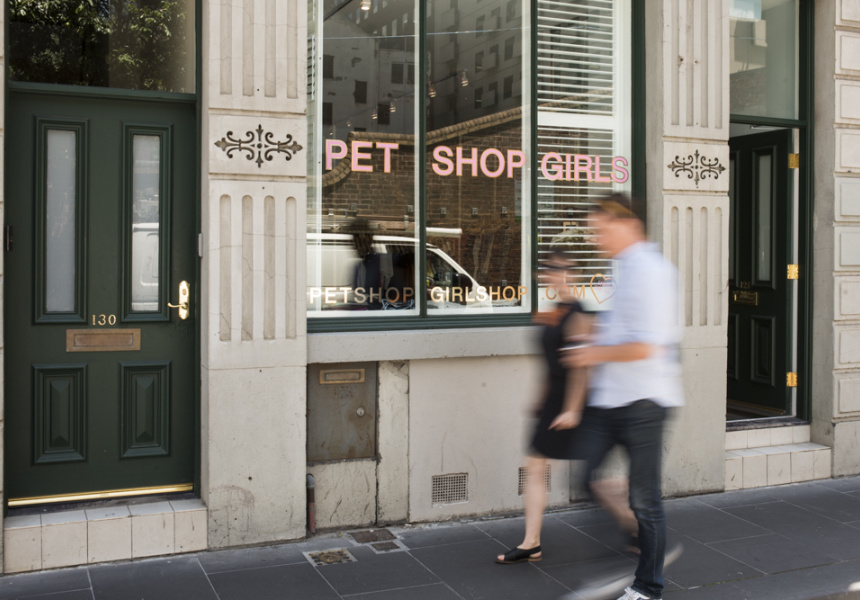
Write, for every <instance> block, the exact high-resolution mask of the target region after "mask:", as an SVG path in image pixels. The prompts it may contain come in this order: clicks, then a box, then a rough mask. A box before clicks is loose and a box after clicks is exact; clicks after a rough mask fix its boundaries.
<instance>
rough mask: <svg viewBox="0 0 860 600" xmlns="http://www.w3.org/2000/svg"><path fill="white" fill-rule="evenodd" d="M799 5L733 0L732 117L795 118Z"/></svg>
mask: <svg viewBox="0 0 860 600" xmlns="http://www.w3.org/2000/svg"><path fill="white" fill-rule="evenodd" d="M798 2H799V0H731V8H730V16H731V22H730V30H731V44H730V47H729V61H730V71H731V112H732V114H735V115H749V116H756V117H774V118H783V119H796V118H797V117H798V112H797V111H798V103H797V96H798V94H797V82H798V74H797V64H798V59H797V57H798V37H799V36H798V17H797V16H798Z"/></svg>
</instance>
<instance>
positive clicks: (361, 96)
mask: <svg viewBox="0 0 860 600" xmlns="http://www.w3.org/2000/svg"><path fill="white" fill-rule="evenodd" d="M353 97H354V98H355V103H356V104H367V82H366V81H356V82H355V91H354V92H353Z"/></svg>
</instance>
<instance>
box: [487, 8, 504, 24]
mask: <svg viewBox="0 0 860 600" xmlns="http://www.w3.org/2000/svg"><path fill="white" fill-rule="evenodd" d="M490 27H492V28H493V29H501V28H502V9H501V8H498V7H497V8H494V9H493V10H491V11H490Z"/></svg>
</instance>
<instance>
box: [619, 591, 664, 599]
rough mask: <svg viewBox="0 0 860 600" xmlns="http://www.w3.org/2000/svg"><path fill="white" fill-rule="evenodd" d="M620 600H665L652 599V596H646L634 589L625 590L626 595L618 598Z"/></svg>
mask: <svg viewBox="0 0 860 600" xmlns="http://www.w3.org/2000/svg"><path fill="white" fill-rule="evenodd" d="M618 600H663V599H662V598H652V597H651V596H646V595H645V594H643V593H641V592H637V591H636V590H634V589H633V588H626V589H625V590H624V595H623V596H621V597H620V598H618Z"/></svg>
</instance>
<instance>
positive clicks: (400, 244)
mask: <svg viewBox="0 0 860 600" xmlns="http://www.w3.org/2000/svg"><path fill="white" fill-rule="evenodd" d="M368 242H369V244H370V249H371V250H372V252H370V253H367V251H366V250H365V259H364V260H362V258H361V257H360V256H359V252H358V250H357V249H356V239H355V238H354V237H353V236H352V235H351V234H348V233H317V234H314V233H309V234H308V247H307V250H308V252H307V264H308V293H307V298H308V308H309V309H317V310H319V309H322V310H356V309H359V310H360V309H376V310H378V309H386V310H390V309H399V310H404V309H411V308H415V307H416V306H417V299H418V296H417V295H418V294H419V293H424V294H426V295H427V308H428V309H439V308H447V309H456V308H460V309H462V308H470V309H473V308H484V309H486V310H492V306H491V304H490V299H489V297H488V295H487V293H486V291H485V289H484V288H483V287H482V286H481V285H480V284H479V283H478V282H477V281H475V279H474V278H473V277H472V276H471V275H469V274H468V273H467V272H466V270H465V269H464V268H463V267H461V266H460V265H458V264H457V263H456V262H455V261H454V259H453V258H451V257H450V256H449V255H448V254H446V253H445V252H444V251H443V250H442V249H440V248H438V247H436V246H434V245H432V244H427V263H426V266H427V283H426V286H425V289H423V290H416V289H415V282H416V276H415V272H416V268H417V265H416V263H415V249H416V248H417V246H418V240H416V239H415V238H408V237H398V236H391V235H374V236H373V237H372V238H371V239H369V240H368ZM478 298H480V300H479V299H478Z"/></svg>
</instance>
